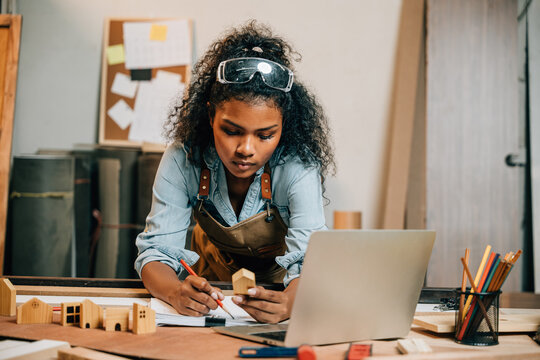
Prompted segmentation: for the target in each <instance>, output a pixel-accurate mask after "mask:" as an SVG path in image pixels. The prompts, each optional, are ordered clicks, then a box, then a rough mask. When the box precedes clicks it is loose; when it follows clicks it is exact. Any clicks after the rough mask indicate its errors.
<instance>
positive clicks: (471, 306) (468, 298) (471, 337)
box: [454, 290, 501, 346]
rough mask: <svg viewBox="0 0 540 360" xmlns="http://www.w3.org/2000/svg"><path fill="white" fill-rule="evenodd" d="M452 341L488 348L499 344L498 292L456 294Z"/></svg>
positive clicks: (459, 292) (460, 292)
mask: <svg viewBox="0 0 540 360" xmlns="http://www.w3.org/2000/svg"><path fill="white" fill-rule="evenodd" d="M456 293H457V298H456V304H459V310H458V311H456V319H455V330H454V340H455V341H456V342H457V343H460V344H465V345H474V346H490V345H497V344H498V343H499V295H500V293H501V292H500V291H494V292H479V293H474V292H472V291H470V290H468V291H460V290H458V291H457V292H456Z"/></svg>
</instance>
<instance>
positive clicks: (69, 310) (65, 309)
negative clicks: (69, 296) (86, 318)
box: [60, 302, 81, 326]
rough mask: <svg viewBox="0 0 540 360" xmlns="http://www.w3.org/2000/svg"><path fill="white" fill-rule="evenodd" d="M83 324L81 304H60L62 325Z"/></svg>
mask: <svg viewBox="0 0 540 360" xmlns="http://www.w3.org/2000/svg"><path fill="white" fill-rule="evenodd" d="M80 323H81V303H80V302H71V303H62V304H60V324H62V326H73V325H79V324H80Z"/></svg>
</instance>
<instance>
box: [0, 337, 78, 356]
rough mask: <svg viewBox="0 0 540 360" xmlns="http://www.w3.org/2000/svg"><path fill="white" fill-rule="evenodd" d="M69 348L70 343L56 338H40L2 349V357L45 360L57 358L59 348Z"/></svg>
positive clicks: (0, 353)
mask: <svg viewBox="0 0 540 360" xmlns="http://www.w3.org/2000/svg"><path fill="white" fill-rule="evenodd" d="M60 349H69V343H67V342H65V341H56V340H39V341H34V342H26V343H25V344H22V345H20V346H13V347H9V348H7V349H3V350H0V359H9V360H43V359H56V357H57V354H58V350H60Z"/></svg>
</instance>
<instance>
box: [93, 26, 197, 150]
mask: <svg viewBox="0 0 540 360" xmlns="http://www.w3.org/2000/svg"><path fill="white" fill-rule="evenodd" d="M177 22H181V23H182V25H183V27H182V29H186V26H185V25H187V34H184V33H183V36H176V35H177V33H178V32H175V31H174V30H175V28H173V27H172V26H169V27H168V32H167V27H166V25H163V24H173V23H175V24H176V23H177ZM125 23H134V24H135V25H144V24H148V26H149V28H150V27H151V31H150V32H149V33H148V36H149V37H150V39H151V40H154V41H155V42H156V43H159V42H160V41H161V43H165V41H164V40H165V39H166V40H167V41H169V39H171V40H172V39H173V36H174V39H175V41H178V42H180V41H181V42H182V44H181V45H182V47H183V48H185V49H188V51H189V54H187V55H186V56H185V58H189V61H184V62H183V64H181V65H173V64H171V65H169V66H161V65H157V66H152V67H144V68H138V69H132V68H128V67H132V66H131V65H133V63H134V62H133V61H129V59H130V57H129V53H128V51H129V50H128V47H129V43H128V41H127V40H126V37H125V35H126V34H124V31H125V30H124V29H125V27H124V24H125ZM132 25H133V24H132ZM164 26H165V27H164ZM154 29H158V30H160V29H161V30H163V29H165V33H163V32H161V33H159V31H158V32H155V31H154ZM192 34H193V31H192V23H191V21H190V20H189V19H178V18H176V19H175V18H107V19H105V24H104V38H103V54H102V74H101V99H100V119H99V144H103V145H112V146H131V147H133V146H143V145H147V144H148V145H152V144H157V145H158V147H159V146H160V145H163V146H164V143H163V142H161V141H154V140H152V139H149V140H148V139H133V138H132V135H130V131H131V134H133V127H134V126H135V123H130V124H129V125H128V123H127V122H123V123H122V122H119V121H118V120H117V119H118V118H117V117H115V118H114V119H113V117H111V115H110V114H111V109H113V107H114V106H115V105H117V104H118V103H121V104H122V106H123V109H125V110H126V111H127V112H128V113H129V111H131V110H133V111H134V112H135V113H136V112H137V111H139V110H138V108H140V107H139V105H138V104H137V107H136V102H137V101H140V100H137V97H140V95H141V93H142V86H146V85H147V84H149V83H150V82H154V81H155V79H156V78H157V77H158V74H160V73H161V74H168V76H169V77H170V76H171V75H172V76H174V75H179V76H180V82H181V85H180V86H186V85H187V84H189V78H190V74H191V62H192V61H191V60H192V55H191V54H192V46H193V45H192ZM152 36H153V38H152ZM180 38H181V40H179V39H180ZM156 39H157V40H156ZM185 42H187V44H186V43H185ZM126 45H128V46H126ZM117 48H121V49H122V51H121V52H122V53H123V54H122V55H121V56H119V55H118V51H115V49H117ZM131 48H132V49H133V46H132V47H131ZM153 51H154V50H153ZM155 51H159V49H156V50H155ZM115 53H116V54H115ZM131 53H133V51H132V52H131ZM153 55H154V57H156V58H159V56H157V55H158V54H153ZM122 58H124V60H123V61H122ZM131 59H133V57H131ZM130 64H131V65H130ZM133 71H136V72H138V74H139V75H136V76H135V77H134V76H133V73H132V72H133ZM162 71H164V72H165V73H164V72H162ZM141 73H142V74H143V75H142V76H143V77H144V76H145V74H146V75H149V74H150V73H151V81H150V80H143V81H136V83H138V87H137V90H136V91H134V93H135V95H133V96H132V97H130V96H129V95H127V96H126V95H125V94H124V95H121V94H119V93H118V92H115V91H113V84H114V82H115V79H116V78H117V77H119V78H122V79H127V78H128V77H129V79H130V80H134V79H137V78H140V76H141V75H140V74H141ZM118 74H120V76H118ZM122 74H123V75H125V76H122ZM124 83H125V81H124ZM143 84H144V85H143ZM146 89H147V90H151V89H148V88H146ZM145 94H148V91H146V92H145ZM176 97H177V98H178V99H180V98H181V90H180V91H179V92H178V95H177V96H176ZM164 107H165V108H166V109H163V111H168V109H167V105H166V106H164ZM169 107H170V105H169ZM163 120H165V119H163ZM154 125H155V126H154ZM152 126H153V129H152V130H155V131H162V128H163V126H162V123H161V124H152ZM139 133H144V132H141V131H139ZM154 139H155V137H154Z"/></svg>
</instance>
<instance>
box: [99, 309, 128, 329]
mask: <svg viewBox="0 0 540 360" xmlns="http://www.w3.org/2000/svg"><path fill="white" fill-rule="evenodd" d="M130 310H131V309H130V308H107V309H106V310H105V319H104V321H105V324H104V327H105V331H128V328H129V311H130Z"/></svg>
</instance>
